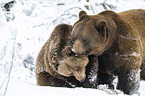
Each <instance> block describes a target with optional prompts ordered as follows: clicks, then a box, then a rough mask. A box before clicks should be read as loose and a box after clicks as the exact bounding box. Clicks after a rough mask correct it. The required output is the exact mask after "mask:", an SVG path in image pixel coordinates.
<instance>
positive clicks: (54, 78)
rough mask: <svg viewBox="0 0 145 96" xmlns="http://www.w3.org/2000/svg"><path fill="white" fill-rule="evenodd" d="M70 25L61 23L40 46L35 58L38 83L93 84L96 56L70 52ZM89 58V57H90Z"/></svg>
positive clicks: (95, 73)
mask: <svg viewBox="0 0 145 96" xmlns="http://www.w3.org/2000/svg"><path fill="white" fill-rule="evenodd" d="M71 32H72V26H70V25H66V24H60V25H58V26H56V27H55V29H54V31H53V32H52V34H51V36H50V38H49V39H48V41H47V42H46V43H45V45H44V46H43V47H42V49H41V51H40V53H39V55H38V57H37V61H36V72H35V73H36V80H37V84H38V85H40V86H56V87H70V88H71V87H91V88H96V85H97V83H96V82H97V81H96V80H97V77H96V76H97V71H98V57H97V56H94V55H91V56H86V55H77V54H74V53H73V52H70V49H69V47H66V46H68V44H70V43H71V42H69V40H70V35H71ZM89 58H91V59H92V60H91V59H89Z"/></svg>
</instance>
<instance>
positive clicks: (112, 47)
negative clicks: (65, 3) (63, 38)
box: [71, 9, 145, 94]
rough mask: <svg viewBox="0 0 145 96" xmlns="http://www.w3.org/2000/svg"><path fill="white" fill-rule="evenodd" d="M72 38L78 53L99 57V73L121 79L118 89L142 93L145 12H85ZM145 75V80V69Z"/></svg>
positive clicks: (80, 15)
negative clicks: (140, 86)
mask: <svg viewBox="0 0 145 96" xmlns="http://www.w3.org/2000/svg"><path fill="white" fill-rule="evenodd" d="M71 37H72V41H73V42H74V43H73V45H72V51H74V52H75V53H76V54H80V55H87V56H89V55H96V56H98V61H99V74H108V75H110V76H111V75H116V76H118V78H119V80H118V88H119V89H121V90H122V91H123V92H124V93H126V94H133V93H135V92H136V91H137V90H138V88H139V81H140V68H141V64H142V61H144V60H145V55H144V54H145V50H144V48H145V10H141V9H139V10H129V11H125V12H121V13H115V12H113V11H104V12H101V13H99V14H98V15H87V14H86V12H84V11H81V12H80V13H79V20H78V21H77V22H76V23H75V24H74V27H73V30H72V34H71ZM143 64H145V63H144V62H143ZM142 68H145V65H142ZM141 73H142V75H141V76H142V77H144V78H145V69H143V70H142V72H141ZM103 76H104V75H103ZM99 78H100V79H101V75H100V76H99ZM102 78H105V77H102ZM104 81H105V80H104Z"/></svg>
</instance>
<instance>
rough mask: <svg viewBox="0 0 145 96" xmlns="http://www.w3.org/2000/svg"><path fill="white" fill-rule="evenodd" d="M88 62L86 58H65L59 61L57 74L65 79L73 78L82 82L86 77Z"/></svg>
mask: <svg viewBox="0 0 145 96" xmlns="http://www.w3.org/2000/svg"><path fill="white" fill-rule="evenodd" d="M88 62H89V60H88V57H87V56H80V57H74V56H70V57H66V58H64V59H63V60H62V61H60V64H59V66H58V73H59V74H61V75H63V76H66V77H70V76H75V78H76V79H77V80H78V81H80V82H83V81H84V80H85V77H86V75H85V69H86V66H87V64H88Z"/></svg>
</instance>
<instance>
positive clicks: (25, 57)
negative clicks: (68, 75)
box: [0, 0, 145, 96]
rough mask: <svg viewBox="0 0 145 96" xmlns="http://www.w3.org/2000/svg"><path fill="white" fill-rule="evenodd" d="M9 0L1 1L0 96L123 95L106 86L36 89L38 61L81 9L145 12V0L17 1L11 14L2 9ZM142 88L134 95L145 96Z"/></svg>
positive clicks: (76, 17)
mask: <svg viewBox="0 0 145 96" xmlns="http://www.w3.org/2000/svg"><path fill="white" fill-rule="evenodd" d="M9 1H12V0H0V34H1V35H0V41H1V42H0V96H3V95H4V94H5V92H6V95H5V96H23V95H25V96H26V95H27V96H40V95H41V96H47V95H49V96H58V95H59V96H103V95H104V96H110V95H113V96H124V94H123V92H121V91H119V90H111V89H108V88H107V85H100V86H99V87H98V89H90V88H74V89H71V88H60V87H50V86H45V87H44V86H43V87H42V86H37V85H36V79H35V63H36V58H37V55H38V53H39V51H40V49H41V47H42V46H43V44H44V43H45V42H46V41H47V39H48V38H49V36H50V34H51V32H52V31H53V29H54V27H55V26H57V25H58V24H61V23H66V24H70V25H73V24H74V22H76V21H77V20H78V14H79V11H80V10H85V11H86V12H87V14H90V15H92V14H97V13H99V12H101V11H104V10H108V9H109V10H113V11H115V12H121V11H125V10H129V9H140V8H141V9H145V6H144V5H145V1H144V0H138V1H136V0H90V1H89V2H86V1H85V0H55V1H54V0H15V1H16V4H14V6H13V7H12V8H11V11H10V12H6V11H4V8H3V6H4V4H5V3H7V2H9ZM79 1H80V2H79ZM103 4H104V6H103ZM86 5H88V6H89V8H90V9H89V10H87V9H86V8H85V7H84V6H86ZM122 38H126V39H135V40H136V39H137V38H129V37H124V36H122ZM130 55H131V56H139V55H140V54H138V53H135V52H133V53H132V54H130ZM94 78H96V77H95V76H94ZM92 80H93V77H92ZM8 81H9V82H8ZM7 84H8V86H7ZM115 84H116V82H115ZM140 85H141V86H140V89H139V93H137V94H134V95H133V96H138V95H139V94H140V96H145V91H144V90H145V81H141V82H140ZM6 89H7V90H6Z"/></svg>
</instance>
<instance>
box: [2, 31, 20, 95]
mask: <svg viewBox="0 0 145 96" xmlns="http://www.w3.org/2000/svg"><path fill="white" fill-rule="evenodd" d="M16 36H17V31H16V32H15V34H14V43H13V53H12V60H11V66H10V71H9V73H8V81H7V84H6V88H5V91H4V96H6V92H7V89H8V85H9V81H10V76H11V72H12V67H13V64H14V56H15V44H16Z"/></svg>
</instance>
